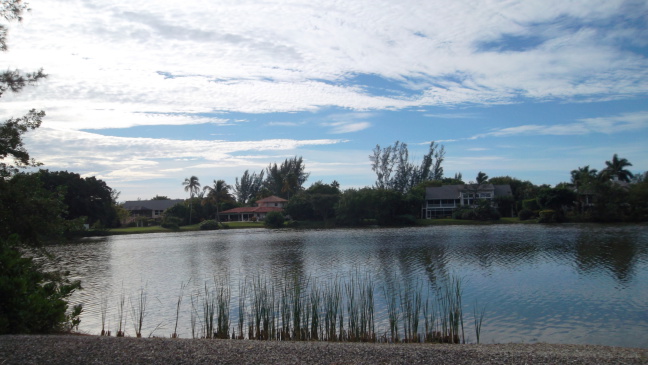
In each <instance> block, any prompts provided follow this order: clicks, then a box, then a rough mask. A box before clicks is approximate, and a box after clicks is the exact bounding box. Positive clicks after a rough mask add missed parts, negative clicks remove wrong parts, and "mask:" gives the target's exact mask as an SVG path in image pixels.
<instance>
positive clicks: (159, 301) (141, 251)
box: [49, 224, 648, 348]
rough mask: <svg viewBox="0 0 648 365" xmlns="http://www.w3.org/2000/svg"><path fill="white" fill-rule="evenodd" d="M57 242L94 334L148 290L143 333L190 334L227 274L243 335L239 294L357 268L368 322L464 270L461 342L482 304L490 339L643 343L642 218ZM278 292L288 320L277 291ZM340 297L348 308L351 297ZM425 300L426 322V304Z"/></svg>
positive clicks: (646, 232) (646, 257)
mask: <svg viewBox="0 0 648 365" xmlns="http://www.w3.org/2000/svg"><path fill="white" fill-rule="evenodd" d="M49 249H50V252H52V253H53V254H54V256H55V257H57V258H58V262H59V263H60V264H61V265H62V266H64V267H66V268H67V269H68V270H70V271H71V273H72V276H73V278H76V279H80V280H81V281H82V286H83V290H81V291H78V292H76V293H75V294H74V296H73V297H72V300H71V304H77V303H83V305H84V312H83V315H82V317H81V319H82V321H81V326H80V330H81V331H84V332H87V333H90V334H99V333H100V331H101V329H102V322H103V325H104V327H105V329H106V330H110V331H111V332H112V335H113V336H114V335H115V333H116V332H117V329H118V323H119V322H120V319H122V321H123V320H126V321H127V323H126V325H125V330H126V335H127V336H134V334H135V327H134V326H133V324H134V323H136V321H134V320H133V319H134V318H136V317H138V316H139V311H138V308H139V304H140V300H141V299H142V298H144V299H146V308H145V311H144V318H143V325H142V335H143V336H149V335H153V336H165V337H168V336H170V335H171V334H172V333H174V332H177V333H178V335H179V336H180V337H183V338H190V337H192V329H193V334H194V335H196V333H197V332H198V329H199V328H201V326H203V327H204V325H203V324H204V323H205V322H204V304H205V303H206V301H205V298H207V297H208V296H207V295H206V294H209V293H210V292H211V293H214V292H218V290H219V288H220V289H222V288H226V290H227V293H229V295H230V296H231V299H230V301H229V309H228V310H227V312H228V314H229V321H230V322H231V325H230V329H229V332H228V333H231V332H232V331H234V332H237V333H238V335H240V331H237V328H239V327H237V323H239V322H238V318H239V317H241V316H240V315H239V307H240V304H241V303H243V307H242V308H243V313H244V314H243V316H242V317H241V318H244V320H245V321H246V323H247V321H249V322H250V323H252V322H253V317H254V315H253V314H254V313H253V308H252V307H253V302H254V298H253V296H254V295H255V291H256V290H257V289H258V288H259V287H260V286H261V285H259V284H260V283H263V284H264V285H266V286H267V287H270V288H274V289H275V291H276V292H277V293H279V292H281V291H282V290H285V289H282V288H287V287H289V286H290V285H292V284H290V283H295V282H296V281H295V280H297V281H298V282H299V283H301V285H302V286H303V287H302V289H301V291H300V293H301V294H298V295H301V296H303V297H305V296H308V295H310V294H309V293H311V292H312V289H313V288H317V287H319V288H320V289H321V288H330V287H332V285H333V283H341V287H342V291H343V292H344V291H345V290H344V289H345V285H346V286H348V283H349V282H352V281H354V280H356V281H358V280H359V281H361V282H363V283H369V284H370V286H371V287H372V288H373V289H372V290H373V292H372V293H373V302H375V307H374V306H372V308H371V309H372V313H374V316H375V320H374V324H373V328H374V330H375V332H376V333H377V334H378V335H381V334H386V333H388V332H389V331H390V329H391V328H392V327H391V326H390V324H389V323H390V322H389V318H390V313H391V314H392V315H394V314H396V315H398V316H399V318H400V320H401V321H403V322H402V323H403V324H400V325H399V328H398V330H399V331H404V330H405V328H404V324H405V322H404V321H405V319H406V317H407V313H406V310H405V308H406V306H404V305H403V303H404V299H406V298H413V296H410V295H409V294H408V293H410V292H412V291H415V292H418V293H421V297H422V298H423V299H422V301H423V303H425V302H428V303H429V304H430V306H431V307H433V306H437V307H438V306H439V303H440V302H439V301H438V300H435V299H434V298H437V297H438V296H439V292H440V291H442V289H443V288H444V285H445V284H443V283H447V282H448V280H457V281H459V282H460V284H461V292H462V296H461V307H462V308H463V318H464V326H465V335H464V336H465V340H466V342H476V336H477V332H476V331H475V329H474V327H475V326H474V324H475V318H479V313H481V312H483V322H482V324H481V329H480V331H479V332H480V340H481V343H508V342H521V343H534V342H547V343H570V344H601V345H614V346H626V347H643V348H648V226H646V225H618V226H617V225H614V226H612V225H584V224H573V225H572V224H569V225H553V226H545V225H486V226H439V227H415V228H398V229H396V228H393V229H391V228H390V229H378V228H376V229H333V230H303V231H302V230H267V229H246V230H220V231H210V232H191V233H165V234H147V235H127V236H111V237H106V238H98V239H88V240H84V241H82V242H78V243H70V244H66V245H59V246H52V247H50V248H49ZM448 278H449V279H448ZM255 283H256V284H255ZM182 286H184V290H182V291H181V287H182ZM255 288H256V289H255ZM291 290H292V289H291ZM319 292H320V293H323V292H325V290H323V289H322V290H320V291H319ZM243 293H244V294H245V296H244V298H246V301H245V302H241V301H240V300H239V299H240V298H241V294H243ZM293 293H294V292H293ZM257 294H258V293H257ZM179 298H181V299H182V301H181V303H180V306H179V307H178V299H179ZM273 298H275V299H274V301H275V302H277V305H276V306H275V307H272V308H273V310H274V311H275V313H276V315H277V321H279V318H280V314H278V312H279V311H280V309H279V307H280V305H279V303H278V302H279V299H278V298H279V296H277V297H273ZM390 298H392V299H394V300H395V302H390ZM122 302H123V303H124V304H123V305H120V303H122ZM322 302H323V301H322ZM390 303H392V304H393V303H397V305H396V307H393V306H390ZM341 304H342V309H341V310H340V311H341V312H343V313H344V311H346V310H348V298H347V299H344V300H343V302H342V303H341ZM423 305H424V304H423ZM323 306H324V304H323V303H320V305H319V306H318V308H319V309H318V310H319V311H323V309H322V308H323ZM178 308H179V312H176V311H177V309H178ZM394 308H396V309H394ZM120 309H121V311H122V314H121V315H120V314H119V312H120ZM393 310H395V311H393ZM475 311H476V312H477V314H478V315H477V316H475V315H474V313H475ZM177 313H178V314H177ZM416 313H419V314H418V315H417V317H420V324H419V328H420V330H421V331H422V329H421V328H422V327H423V318H422V316H423V314H424V313H423V310H422V309H421V310H420V311H419V312H416ZM176 314H177V322H178V325H177V329H176V324H175V323H176ZM306 314H308V313H306ZM102 317H103V320H102ZM350 317H351V316H349V315H348V314H346V315H345V317H344V318H343V320H342V322H345V323H344V325H345V326H346V325H347V323H346V322H347V321H348V320H349V318H350ZM192 318H193V321H192ZM322 318H323V317H322ZM437 320H438V319H437ZM192 323H193V325H192ZM322 323H323V319H322V320H321V321H320V326H323V324H322ZM338 325H339V324H338ZM245 326H247V324H246V325H245ZM245 328H247V327H245ZM410 328H411V325H410ZM383 338H387V337H383ZM400 338H402V335H401V337H400Z"/></svg>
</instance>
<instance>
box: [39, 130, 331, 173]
mask: <svg viewBox="0 0 648 365" xmlns="http://www.w3.org/2000/svg"><path fill="white" fill-rule="evenodd" d="M343 142H344V141H343V140H337V139H319V140H290V139H283V140H279V139H272V140H261V141H239V142H228V141H205V140H191V141H182V140H169V139H154V138H125V137H106V136H101V135H97V134H94V133H88V132H78V131H62V130H56V129H50V128H42V129H39V130H36V131H34V132H30V133H29V134H28V135H27V136H26V144H27V146H28V148H29V149H30V150H35V151H39V153H37V154H34V156H33V157H35V158H36V159H37V160H39V161H41V162H43V163H45V165H46V166H48V168H52V169H73V170H74V171H79V172H82V173H84V172H87V171H93V172H98V175H99V176H102V177H105V178H108V179H111V180H113V181H114V180H115V179H118V180H124V179H125V180H137V179H142V178H154V177H164V176H171V175H173V174H175V173H177V172H178V171H181V170H186V169H190V168H196V169H203V168H221V167H238V166H245V165H264V164H267V163H269V162H271V160H270V158H271V157H275V158H276V156H265V160H264V157H263V155H262V156H257V158H259V159H260V160H263V161H262V162H259V161H256V162H250V161H249V157H245V156H244V157H241V156H237V154H238V153H241V152H246V151H248V152H257V151H259V152H263V151H290V150H295V149H297V148H300V147H305V146H322V145H331V144H338V143H343ZM188 162H189V163H188Z"/></svg>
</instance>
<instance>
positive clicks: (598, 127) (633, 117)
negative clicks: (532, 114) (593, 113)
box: [471, 111, 648, 139]
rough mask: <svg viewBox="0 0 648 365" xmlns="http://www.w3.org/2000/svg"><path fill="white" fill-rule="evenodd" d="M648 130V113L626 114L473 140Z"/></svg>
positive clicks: (534, 126)
mask: <svg viewBox="0 0 648 365" xmlns="http://www.w3.org/2000/svg"><path fill="white" fill-rule="evenodd" d="M645 128H648V111H641V112H634V113H624V114H621V115H617V116H610V117H598V118H585V119H580V120H579V121H578V122H575V123H569V124H557V125H538V124H527V125H521V126H517V127H509V128H502V129H497V130H494V131H491V132H488V133H483V134H478V135H475V136H473V137H471V139H477V138H484V137H509V136H516V135H553V136H568V135H583V134H590V133H605V134H612V133H620V132H628V131H636V130H641V129H645Z"/></svg>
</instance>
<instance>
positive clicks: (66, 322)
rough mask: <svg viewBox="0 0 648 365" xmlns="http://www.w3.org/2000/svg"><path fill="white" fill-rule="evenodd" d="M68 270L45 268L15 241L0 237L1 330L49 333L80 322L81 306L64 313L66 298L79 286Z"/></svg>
mask: <svg viewBox="0 0 648 365" xmlns="http://www.w3.org/2000/svg"><path fill="white" fill-rule="evenodd" d="M80 287H81V285H80V283H79V282H78V281H75V282H70V281H69V280H68V279H67V273H61V272H45V271H44V270H43V268H42V267H40V266H39V265H37V264H36V263H34V261H33V260H32V259H31V258H25V257H22V256H21V254H20V252H19V250H18V249H17V248H16V247H15V243H14V244H10V243H9V242H6V241H4V240H0V334H6V333H51V332H57V331H62V330H67V329H70V328H71V327H72V326H77V325H78V324H79V322H80V320H79V318H78V317H79V315H80V314H81V310H82V307H81V306H80V305H79V306H75V307H74V311H73V312H72V314H71V315H67V314H66V311H67V309H68V304H67V301H66V300H67V298H68V297H69V296H70V295H71V294H72V292H74V290H76V289H78V288H80Z"/></svg>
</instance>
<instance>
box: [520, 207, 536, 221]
mask: <svg viewBox="0 0 648 365" xmlns="http://www.w3.org/2000/svg"><path fill="white" fill-rule="evenodd" d="M518 218H520V220H521V221H526V220H529V219H531V218H535V213H533V211H532V210H530V209H522V210H521V211H520V212H519V213H518Z"/></svg>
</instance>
